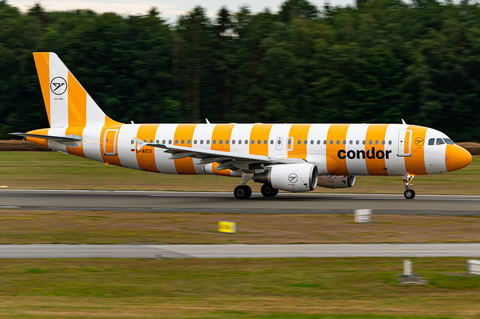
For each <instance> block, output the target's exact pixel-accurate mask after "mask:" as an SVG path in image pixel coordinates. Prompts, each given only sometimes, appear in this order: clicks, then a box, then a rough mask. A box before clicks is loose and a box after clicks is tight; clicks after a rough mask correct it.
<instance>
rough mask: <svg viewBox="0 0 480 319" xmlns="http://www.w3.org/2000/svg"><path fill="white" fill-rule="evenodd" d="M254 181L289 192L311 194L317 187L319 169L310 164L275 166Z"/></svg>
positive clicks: (254, 178) (258, 175)
mask: <svg viewBox="0 0 480 319" xmlns="http://www.w3.org/2000/svg"><path fill="white" fill-rule="evenodd" d="M253 180H254V181H255V182H258V183H264V184H268V185H271V186H272V187H273V188H276V189H281V190H284V191H289V192H309V191H312V190H314V189H315V187H317V181H318V168H317V166H316V165H313V164H309V163H301V164H282V165H274V166H272V167H271V168H270V169H269V170H268V171H266V172H264V173H261V174H255V175H254V176H253Z"/></svg>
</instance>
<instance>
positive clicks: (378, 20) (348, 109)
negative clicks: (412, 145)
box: [0, 0, 480, 141]
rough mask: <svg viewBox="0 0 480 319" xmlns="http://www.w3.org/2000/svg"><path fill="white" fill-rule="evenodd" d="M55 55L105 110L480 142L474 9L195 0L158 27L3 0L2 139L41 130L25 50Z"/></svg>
mask: <svg viewBox="0 0 480 319" xmlns="http://www.w3.org/2000/svg"><path fill="white" fill-rule="evenodd" d="M34 51H53V52H56V53H57V54H58V55H59V56H60V57H61V59H62V60H63V61H64V62H65V64H66V65H67V66H68V67H69V69H70V70H71V71H72V73H73V74H74V75H75V76H76V77H77V79H79V81H80V82H81V83H82V85H83V86H84V87H85V88H86V89H87V91H88V92H89V93H90V95H91V96H92V97H93V98H94V99H95V100H96V102H97V103H98V104H99V105H100V107H101V108H102V109H103V110H104V111H105V112H106V113H107V114H108V115H109V116H110V117H112V118H113V119H116V120H118V121H123V122H130V121H131V120H133V121H135V122H138V123H142V122H144V123H148V122H158V123H165V122H203V121H204V118H208V119H209V120H210V121H211V122H212V123H214V122H215V123H223V122H237V123H241V122H280V123H284V122H289V123H290V122H291V123H294V122H296V123H299V122H333V123H341V122H342V123H345V122H346V123H363V122H369V123H379V122H389V123H401V119H402V118H403V119H405V120H406V121H407V123H409V124H418V125H424V126H429V127H434V128H437V129H439V130H441V131H443V132H445V133H447V134H449V135H450V136H451V137H452V138H454V139H455V140H457V141H467V140H469V141H480V129H479V128H478V125H479V124H480V112H479V111H480V109H479V106H480V6H479V5H478V4H477V3H475V4H473V3H469V2H468V1H467V0H465V1H461V2H460V3H458V4H454V3H453V2H450V1H447V2H446V3H440V2H437V1H436V0H413V2H409V3H406V2H402V1H399V0H374V1H368V2H367V1H363V0H358V2H357V4H356V7H329V6H328V5H327V6H325V7H322V8H318V7H316V6H314V5H313V4H311V3H309V2H308V1H306V0H287V1H285V2H284V3H283V4H282V5H281V7H280V8H279V11H278V12H276V13H274V12H270V11H268V10H265V11H263V12H261V13H255V14H253V13H252V12H251V11H250V10H249V8H248V6H244V7H241V8H238V9H237V11H235V12H233V11H229V8H226V7H222V8H220V9H219V11H218V13H217V16H216V17H213V18H212V17H208V16H207V15H206V12H205V10H204V9H203V8H202V7H201V6H197V7H195V8H193V9H192V10H191V11H190V12H186V13H185V14H184V15H182V16H181V17H180V18H179V19H178V20H177V21H175V22H174V23H170V24H168V23H167V22H166V21H165V20H164V19H162V14H161V13H160V12H158V11H157V10H156V9H155V8H152V9H151V10H150V11H149V12H147V13H145V15H141V16H121V15H118V14H115V13H104V14H97V13H95V12H93V11H89V10H77V11H69V12H46V11H45V10H44V9H43V8H42V7H41V6H40V5H39V4H36V5H34V6H33V7H31V8H30V9H29V10H28V12H24V13H22V12H21V11H20V10H19V9H18V8H16V7H14V6H12V5H10V4H9V3H8V2H6V1H4V0H0V119H1V121H0V138H8V135H7V133H8V132H15V131H26V130H30V129H34V128H40V127H48V121H47V117H46V113H45V108H44V105H43V99H42V96H41V91H40V86H39V84H38V78H37V74H36V70H35V65H34V61H33V56H32V52H34Z"/></svg>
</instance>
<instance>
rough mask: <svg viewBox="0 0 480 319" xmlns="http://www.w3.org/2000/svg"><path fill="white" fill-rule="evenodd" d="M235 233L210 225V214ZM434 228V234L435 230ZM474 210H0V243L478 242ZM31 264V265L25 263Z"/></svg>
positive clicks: (479, 228)
mask: <svg viewBox="0 0 480 319" xmlns="http://www.w3.org/2000/svg"><path fill="white" fill-rule="evenodd" d="M221 220H231V221H235V222H236V223H237V230H238V232H237V233H235V234H224V233H219V232H218V221H221ZM439 234H442V235H441V236H439ZM479 241H480V218H479V217H475V216H422V215H416V216H411V215H378V214H376V215H375V216H374V218H373V222H371V223H368V224H361V225H360V224H355V223H353V216H352V215H340V214H338V215H337V214H335V215H310V214H295V215H284V214H280V215H275V214H221V213H156V212H135V213H131V212H104V211H102V212H90V211H48V210H41V211H34V210H8V209H2V210H0V244H55V243H65V244H124V243H131V242H156V243H168V244H295V243H305V244H307V243H308V244H315V243H329V244H335V243H386V242H387V243H446V242H448V243H451V242H479ZM33 269H36V267H33ZM32 271H34V270H32Z"/></svg>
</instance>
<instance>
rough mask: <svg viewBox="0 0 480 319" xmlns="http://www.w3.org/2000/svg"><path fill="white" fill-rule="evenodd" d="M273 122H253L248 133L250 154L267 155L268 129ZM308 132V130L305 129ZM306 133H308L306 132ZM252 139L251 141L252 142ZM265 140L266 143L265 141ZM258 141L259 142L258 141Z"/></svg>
mask: <svg viewBox="0 0 480 319" xmlns="http://www.w3.org/2000/svg"><path fill="white" fill-rule="evenodd" d="M272 125H273V124H255V125H253V127H252V132H251V133H250V142H249V143H250V149H249V152H250V154H252V155H265V156H268V143H269V142H270V141H269V140H268V139H269V137H270V130H271V129H272ZM307 132H308V130H307ZM307 134H308V133H307ZM252 141H253V143H252ZM265 141H266V143H265ZM259 142H260V143H259Z"/></svg>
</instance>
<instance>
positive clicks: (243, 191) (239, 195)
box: [233, 184, 278, 199]
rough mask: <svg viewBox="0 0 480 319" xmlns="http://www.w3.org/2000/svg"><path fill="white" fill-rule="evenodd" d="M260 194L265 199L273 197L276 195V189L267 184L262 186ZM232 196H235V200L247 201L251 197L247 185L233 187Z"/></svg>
mask: <svg viewBox="0 0 480 319" xmlns="http://www.w3.org/2000/svg"><path fill="white" fill-rule="evenodd" d="M261 192H262V195H263V196H265V197H275V196H277V194H278V189H276V188H273V187H272V186H270V185H268V184H263V186H262V190H261ZM233 195H235V198H236V199H249V198H250V196H252V189H251V188H250V186H247V185H239V186H237V187H235V190H234V191H233Z"/></svg>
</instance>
